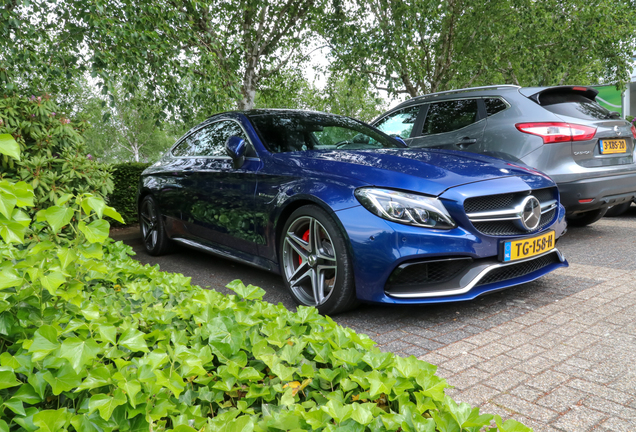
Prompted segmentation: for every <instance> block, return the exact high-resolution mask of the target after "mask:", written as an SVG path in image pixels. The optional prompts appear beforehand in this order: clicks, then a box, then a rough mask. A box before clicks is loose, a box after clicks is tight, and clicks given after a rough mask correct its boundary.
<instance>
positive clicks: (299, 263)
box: [298, 230, 309, 265]
mask: <svg viewBox="0 0 636 432" xmlns="http://www.w3.org/2000/svg"><path fill="white" fill-rule="evenodd" d="M303 240H304V241H306V242H307V243H309V230H307V231H305V234H303ZM302 263H303V259H302V257H301V256H300V255H298V265H301V264H302Z"/></svg>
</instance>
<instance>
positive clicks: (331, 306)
mask: <svg viewBox="0 0 636 432" xmlns="http://www.w3.org/2000/svg"><path fill="white" fill-rule="evenodd" d="M347 246H348V245H347V242H346V240H345V237H344V236H343V234H342V232H341V231H340V228H339V227H338V225H336V223H335V221H334V220H333V218H332V217H331V216H330V215H329V214H328V213H327V212H326V211H324V210H323V209H321V208H320V207H317V206H314V205H307V206H304V207H301V208H299V209H297V210H296V211H294V212H293V213H292V214H291V216H290V217H289V219H287V221H286V222H285V225H284V227H283V231H282V235H281V239H280V244H279V249H278V250H279V260H280V269H281V274H282V276H283V280H284V282H285V285H286V286H287V289H288V290H289V293H290V294H291V296H292V298H293V299H294V301H296V303H298V304H300V305H303V306H314V307H316V308H317V309H318V311H319V312H320V313H321V314H323V315H327V314H328V315H335V314H338V313H341V312H344V311H346V310H349V309H352V308H354V307H355V306H356V305H357V304H358V300H357V298H356V290H355V285H354V279H353V263H352V260H351V256H350V255H349V248H348V247H347Z"/></svg>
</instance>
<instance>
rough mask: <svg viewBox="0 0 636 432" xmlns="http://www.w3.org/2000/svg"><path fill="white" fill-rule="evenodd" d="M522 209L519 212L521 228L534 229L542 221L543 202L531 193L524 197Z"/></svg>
mask: <svg viewBox="0 0 636 432" xmlns="http://www.w3.org/2000/svg"><path fill="white" fill-rule="evenodd" d="M519 208H520V209H521V211H520V212H519V222H520V223H521V228H523V229H525V230H526V231H534V230H535V229H537V227H538V226H539V222H541V203H540V202H539V200H538V199H536V198H535V197H533V196H532V195H529V196H527V197H525V198H524V200H523V201H522V202H521V205H520V206H519Z"/></svg>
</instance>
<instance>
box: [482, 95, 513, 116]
mask: <svg viewBox="0 0 636 432" xmlns="http://www.w3.org/2000/svg"><path fill="white" fill-rule="evenodd" d="M484 103H485V104H486V113H487V114H488V117H490V116H491V115H493V114H497V113H498V112H500V111H503V110H505V109H506V108H508V105H506V103H505V102H504V101H502V100H501V99H499V98H488V99H484Z"/></svg>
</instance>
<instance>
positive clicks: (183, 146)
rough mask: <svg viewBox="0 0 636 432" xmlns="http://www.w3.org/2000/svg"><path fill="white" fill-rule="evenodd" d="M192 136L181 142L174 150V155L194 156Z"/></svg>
mask: <svg viewBox="0 0 636 432" xmlns="http://www.w3.org/2000/svg"><path fill="white" fill-rule="evenodd" d="M191 138H192V135H191V136H189V137H188V138H186V139H184V140H183V141H181V143H180V144H179V145H177V146H176V147H175V148H174V149H173V150H172V154H173V155H174V156H177V157H184V156H194V147H193V146H192V140H191Z"/></svg>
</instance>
